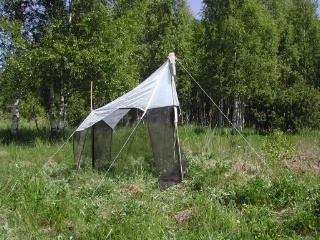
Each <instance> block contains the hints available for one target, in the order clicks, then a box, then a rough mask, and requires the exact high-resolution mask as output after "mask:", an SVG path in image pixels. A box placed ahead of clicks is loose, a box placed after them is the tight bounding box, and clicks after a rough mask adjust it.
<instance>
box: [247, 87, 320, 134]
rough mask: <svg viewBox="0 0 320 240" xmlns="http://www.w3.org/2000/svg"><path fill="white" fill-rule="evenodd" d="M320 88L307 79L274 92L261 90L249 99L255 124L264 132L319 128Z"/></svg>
mask: <svg viewBox="0 0 320 240" xmlns="http://www.w3.org/2000/svg"><path fill="white" fill-rule="evenodd" d="M319 106H320V99H319V92H318V91H317V90H315V89H313V88H311V87H310V86H307V85H306V84H305V83H304V82H298V83H295V84H294V85H293V86H291V87H286V88H284V87H283V88H279V89H277V90H275V91H272V92H266V91H259V92H258V94H257V95H256V96H254V97H253V98H252V99H250V101H249V107H248V109H249V111H250V114H249V115H251V116H252V118H253V120H254V123H255V127H256V129H257V130H258V131H260V132H261V133H266V132H268V131H271V132H272V131H273V130H274V129H277V128H279V129H281V130H282V131H289V132H293V131H297V130H299V129H302V128H304V127H309V128H319V109H320V107H319Z"/></svg>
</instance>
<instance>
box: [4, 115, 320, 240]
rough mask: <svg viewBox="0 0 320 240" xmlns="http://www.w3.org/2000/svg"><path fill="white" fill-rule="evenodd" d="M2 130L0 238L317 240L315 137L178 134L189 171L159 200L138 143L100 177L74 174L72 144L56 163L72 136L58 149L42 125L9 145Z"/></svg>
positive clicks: (319, 173) (319, 150)
mask: <svg viewBox="0 0 320 240" xmlns="http://www.w3.org/2000/svg"><path fill="white" fill-rule="evenodd" d="M8 129H9V122H6V121H1V123H0V134H1V135H0V163H1V167H0V196H1V197H0V239H320V132H319V131H315V130H301V131H299V132H298V133H295V134H284V133H282V132H280V131H274V132H273V133H272V134H269V135H265V136H262V135H258V134H256V133H255V132H254V131H253V130H251V129H245V130H243V131H242V132H241V136H240V135H239V134H236V135H231V134H229V133H230V129H219V128H209V127H205V126H192V125H188V126H180V128H179V134H180V142H181V145H182V147H183V151H184V154H185V155H186V157H187V158H188V160H189V170H188V173H187V175H186V176H185V178H184V180H183V182H182V183H181V184H178V185H176V186H174V187H171V188H169V189H167V190H166V191H160V190H159V187H158V182H157V177H156V173H155V170H154V166H153V159H152V154H151V150H150V146H149V145H150V144H149V143H148V141H147V140H146V139H147V137H146V135H145V134H140V135H139V134H137V135H136V136H135V137H134V141H132V142H130V144H128V147H127V149H126V150H125V151H123V154H122V155H121V156H120V157H119V159H117V161H115V163H114V165H113V167H112V168H110V171H108V172H101V171H95V170H92V169H91V167H90V166H88V167H83V168H81V169H79V170H75V161H74V157H73V152H72V147H73V144H72V140H70V141H68V142H67V144H66V145H65V146H64V147H63V148H61V149H60V151H58V153H57V154H55V153H56V151H57V150H58V149H59V147H60V146H61V145H62V144H63V143H64V140H65V139H66V138H67V137H68V134H71V133H72V131H73V130H72V129H69V130H68V131H67V133H66V138H65V139H61V140H55V141H50V140H48V133H49V130H48V129H47V128H46V127H45V125H44V124H43V127H40V128H39V129H36V127H33V125H32V123H27V122H25V123H21V126H20V132H19V136H18V137H17V138H16V139H14V138H11V137H10V134H9V130H8ZM141 139H142V140H141ZM139 140H140V141H139ZM54 154H55V155H54ZM53 155H54V157H52V156H53Z"/></svg>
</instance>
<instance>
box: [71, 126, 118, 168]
mask: <svg viewBox="0 0 320 240" xmlns="http://www.w3.org/2000/svg"><path fill="white" fill-rule="evenodd" d="M111 142H112V128H110V127H109V126H108V125H107V124H106V123H105V122H104V121H100V122H97V123H96V124H94V125H93V126H92V127H91V128H88V129H85V130H84V131H80V132H76V134H75V136H74V156H75V161H76V168H79V167H81V166H87V165H88V164H90V162H91V164H92V167H93V168H95V169H100V170H102V169H107V168H108V167H109V166H110V163H111V146H112V145H111Z"/></svg>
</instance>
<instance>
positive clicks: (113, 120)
mask: <svg viewBox="0 0 320 240" xmlns="http://www.w3.org/2000/svg"><path fill="white" fill-rule="evenodd" d="M129 111H130V109H117V111H114V112H112V113H111V114H109V115H108V116H106V117H105V118H104V119H103V121H104V122H105V123H106V124H108V125H109V126H110V127H111V128H112V129H114V128H115V126H116V125H117V123H118V122H119V121H120V120H121V118H123V116H124V115H126V114H127V113H128V112H129Z"/></svg>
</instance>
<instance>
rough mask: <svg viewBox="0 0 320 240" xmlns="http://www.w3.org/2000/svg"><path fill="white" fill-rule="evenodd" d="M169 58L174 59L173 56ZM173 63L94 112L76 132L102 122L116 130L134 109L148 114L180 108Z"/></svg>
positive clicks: (164, 66) (164, 65)
mask: <svg viewBox="0 0 320 240" xmlns="http://www.w3.org/2000/svg"><path fill="white" fill-rule="evenodd" d="M169 56H170V57H172V54H170V55H169ZM173 57H174V54H173ZM173 61H174V60H173ZM171 63H172V59H170V60H168V61H166V62H165V63H164V64H163V65H162V66H161V67H160V68H158V69H157V70H156V71H155V72H154V73H153V74H152V75H151V76H149V77H148V78H147V79H146V80H144V81H143V82H142V83H141V84H140V85H138V86H137V87H136V88H134V89H133V90H131V91H130V92H128V93H126V94H125V95H123V96H121V97H119V98H117V99H116V100H114V101H112V102H110V103H108V104H107V105H105V106H103V107H100V108H98V109H96V110H93V111H92V112H91V113H90V114H89V115H88V116H87V118H86V119H85V120H84V121H83V122H82V123H81V125H80V126H79V127H78V128H77V129H76V131H81V130H84V129H86V128H88V127H91V126H92V125H93V124H95V123H97V122H99V121H100V120H103V121H104V122H105V123H107V124H108V125H109V126H110V127H111V128H114V127H115V126H116V125H117V123H118V122H119V121H120V119H121V118H122V117H123V116H124V115H125V114H126V113H127V112H128V111H129V110H130V109H132V108H138V109H141V110H142V111H144V112H146V111H147V110H148V109H152V108H160V107H167V106H179V100H178V96H177V92H176V86H175V83H174V78H173V76H172V74H171V71H170V64H171Z"/></svg>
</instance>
